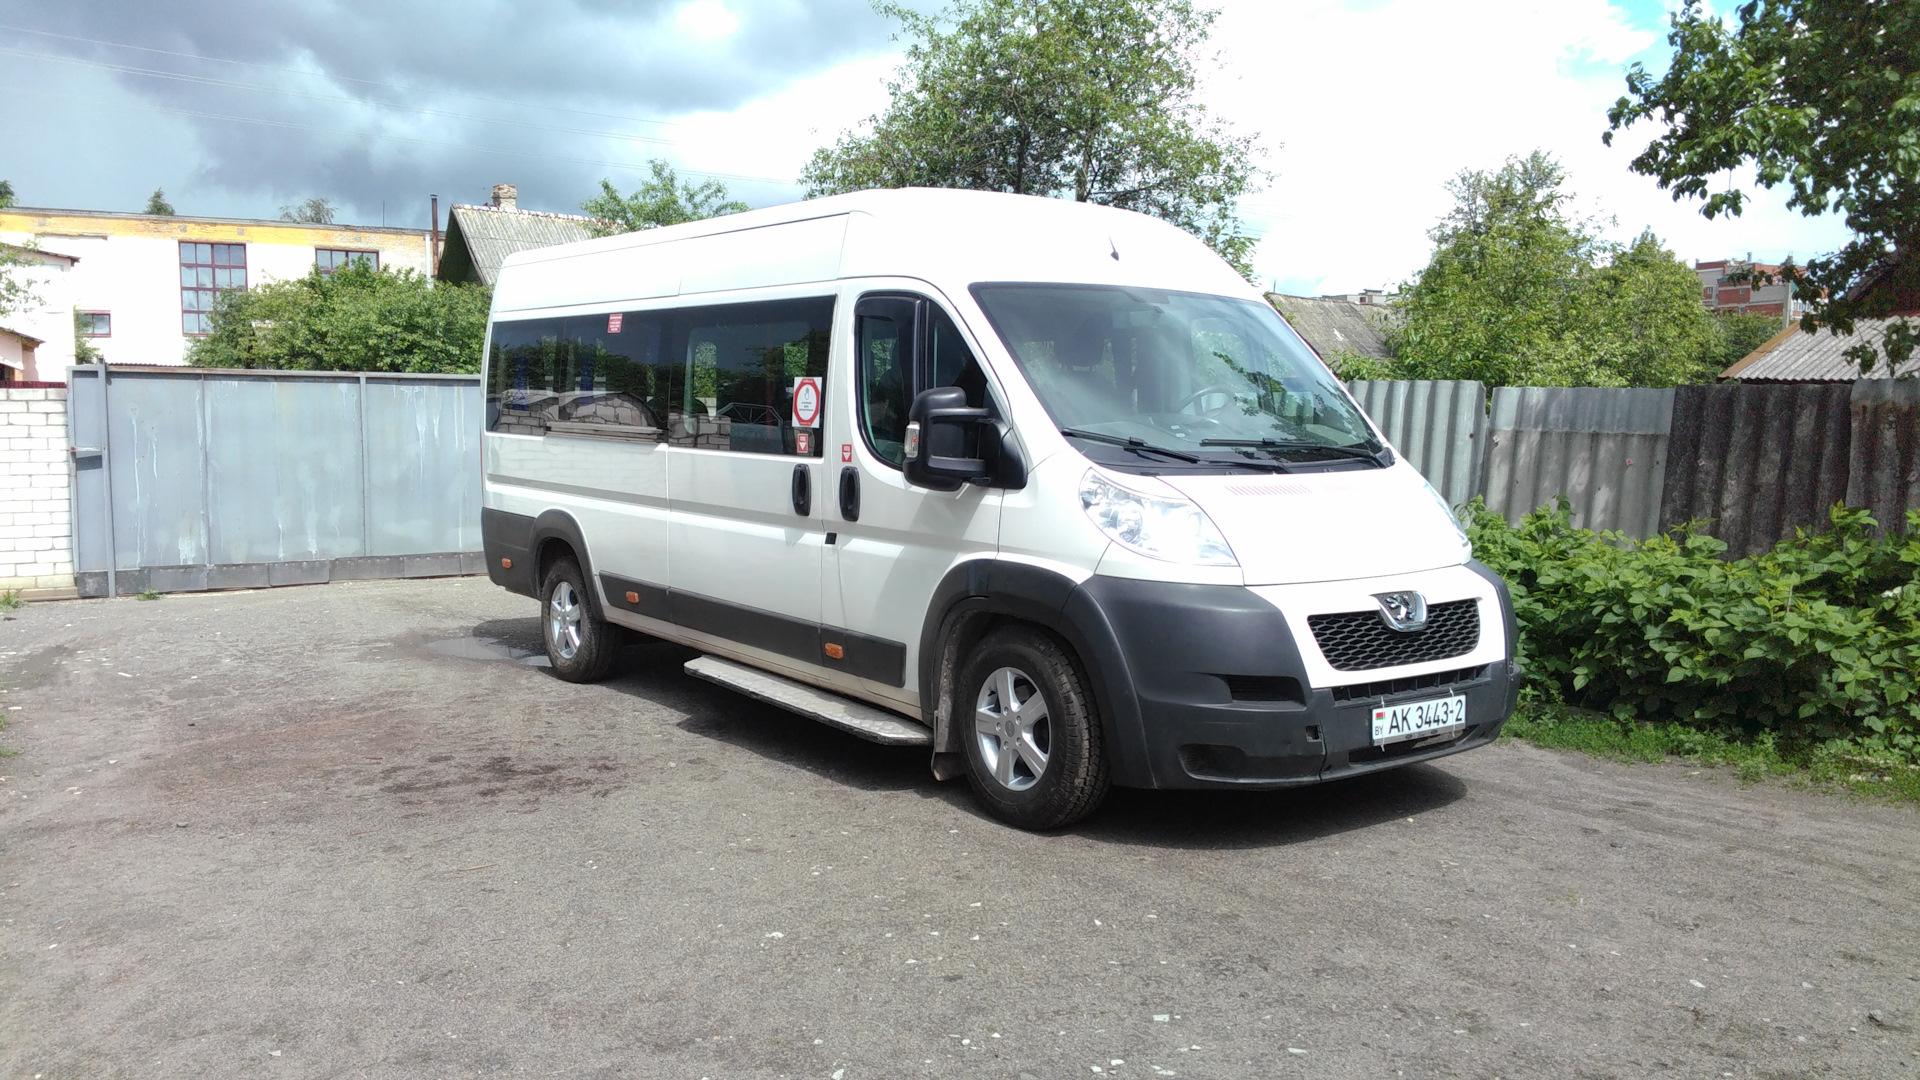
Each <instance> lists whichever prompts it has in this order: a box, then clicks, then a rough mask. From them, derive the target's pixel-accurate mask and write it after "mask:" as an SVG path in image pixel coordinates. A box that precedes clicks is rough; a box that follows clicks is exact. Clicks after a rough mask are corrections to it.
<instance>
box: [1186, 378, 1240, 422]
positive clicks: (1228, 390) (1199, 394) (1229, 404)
mask: <svg viewBox="0 0 1920 1080" xmlns="http://www.w3.org/2000/svg"><path fill="white" fill-rule="evenodd" d="M1209 394H1220V395H1223V396H1224V397H1225V398H1226V399H1227V401H1226V404H1224V405H1222V406H1220V407H1219V408H1217V409H1199V410H1195V412H1194V415H1196V416H1207V417H1212V416H1218V415H1220V414H1221V413H1223V412H1226V411H1227V410H1228V409H1231V408H1233V402H1234V396H1233V387H1231V386H1222V385H1220V384H1219V383H1215V384H1213V385H1212V386H1203V387H1201V388H1200V389H1198V390H1195V391H1194V392H1193V393H1191V394H1188V395H1187V396H1186V397H1183V398H1181V399H1180V403H1179V404H1178V405H1175V406H1174V407H1173V411H1174V412H1177V413H1178V412H1186V411H1187V406H1189V405H1192V404H1193V403H1195V402H1197V401H1199V400H1200V399H1202V398H1204V397H1206V396H1207V395H1209Z"/></svg>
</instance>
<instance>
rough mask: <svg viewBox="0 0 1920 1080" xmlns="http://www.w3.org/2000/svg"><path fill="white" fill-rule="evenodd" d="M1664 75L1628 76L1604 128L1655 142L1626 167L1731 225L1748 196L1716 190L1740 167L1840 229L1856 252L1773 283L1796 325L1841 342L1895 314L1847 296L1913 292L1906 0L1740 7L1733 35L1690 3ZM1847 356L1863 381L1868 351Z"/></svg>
mask: <svg viewBox="0 0 1920 1080" xmlns="http://www.w3.org/2000/svg"><path fill="white" fill-rule="evenodd" d="M1667 42H1668V43H1669V44H1670V45H1672V46H1673V49H1674V55H1673V62H1672V64H1671V65H1670V66H1669V67H1668V69H1667V72H1666V73H1665V74H1664V75H1662V76H1660V77H1659V78H1657V79H1656V78H1655V77H1654V76H1652V75H1651V74H1649V73H1648V72H1647V71H1646V70H1645V68H1643V67H1642V66H1641V65H1639V64H1635V65H1634V66H1633V68H1632V69H1631V70H1630V71H1629V72H1628V74H1627V94H1626V96H1625V97H1622V98H1621V99H1620V100H1619V101H1618V102H1616V103H1615V104H1614V106H1613V108H1612V109H1610V110H1608V112H1607V119H1608V121H1609V123H1610V125H1611V126H1610V128H1609V129H1608V131H1607V132H1606V133H1605V134H1604V135H1603V136H1602V138H1603V139H1605V140H1606V141H1608V142H1609V143H1610V142H1611V141H1612V139H1613V135H1614V133H1615V132H1617V131H1620V130H1622V129H1623V128H1626V127H1629V126H1631V125H1633V124H1635V123H1637V122H1639V121H1641V120H1650V121H1654V122H1656V123H1658V124H1660V125H1662V126H1663V127H1664V129H1665V130H1664V131H1663V132H1662V133H1661V134H1660V135H1659V137H1658V138H1656V139H1654V141H1653V142H1652V143H1651V144H1649V145H1648V147H1647V148H1646V150H1645V151H1643V152H1642V153H1641V154H1640V155H1639V156H1638V157H1636V158H1634V160H1633V170H1634V171H1635V172H1637V173H1641V174H1642V175H1646V176H1651V177H1654V178H1655V179H1656V180H1658V181H1659V182H1660V185H1661V186H1662V187H1665V188H1668V189H1670V190H1671V191H1672V192H1673V196H1674V198H1675V199H1676V200H1677V199H1681V198H1697V199H1700V200H1702V205H1701V208H1700V212H1701V213H1702V214H1704V215H1706V216H1707V217H1709V218H1712V217H1717V216H1719V215H1721V214H1730V215H1738V214H1739V213H1740V212H1741V210H1742V209H1743V208H1744V207H1745V205H1746V203H1747V201H1748V198H1749V196H1748V194H1747V193H1746V192H1745V191H1742V190H1740V189H1739V188H1737V187H1732V186H1725V187H1721V186H1720V185H1721V183H1722V180H1721V177H1722V174H1725V173H1727V172H1729V171H1730V170H1734V169H1738V168H1742V167H1750V168H1752V169H1753V172H1754V179H1755V180H1756V181H1757V182H1758V183H1759V185H1760V186H1761V187H1763V188H1768V189H1772V188H1775V187H1780V186H1782V185H1784V186H1785V187H1786V189H1787V192H1788V196H1787V205H1788V206H1789V207H1791V208H1794V209H1797V210H1799V211H1800V212H1801V213H1803V214H1808V215H1815V214H1823V213H1829V212H1836V213H1839V214H1841V215H1843V217H1844V220H1845V221H1846V224H1847V228H1848V229H1850V230H1852V232H1853V234H1854V238H1853V240H1852V241H1851V242H1850V243H1848V244H1847V245H1846V246H1845V247H1843V248H1841V249H1840V250H1839V251H1838V252H1836V253H1834V254H1832V255H1829V256H1825V257H1821V258H1815V259H1810V260H1808V262H1807V264H1806V266H1805V267H1804V276H1803V275H1802V274H1800V273H1798V272H1796V270H1795V268H1793V267H1791V266H1788V267H1783V268H1782V276H1783V277H1785V278H1786V280H1789V281H1792V282H1793V283H1794V291H1795V293H1796V295H1798V296H1799V297H1800V298H1802V299H1804V300H1808V301H1811V302H1812V305H1813V308H1812V311H1811V312H1810V313H1809V314H1808V315H1807V316H1805V317H1804V318H1803V319H1802V320H1801V327H1802V328H1803V329H1805V330H1808V331H1813V330H1817V329H1818V328H1819V327H1821V326H1823V325H1824V326H1828V327H1830V328H1831V329H1832V330H1833V332H1835V333H1841V334H1844V333H1851V332H1852V330H1853V320H1854V319H1856V318H1859V317H1863V316H1884V315H1887V314H1890V313H1891V310H1892V307H1891V304H1890V294H1889V293H1888V292H1887V291H1885V290H1877V291H1876V290H1862V291H1859V292H1857V293H1856V291H1855V289H1856V286H1859V285H1860V284H1862V282H1863V281H1864V280H1867V279H1868V278H1869V277H1870V276H1872V275H1876V274H1878V273H1880V272H1883V271H1885V270H1887V269H1888V268H1890V267H1892V266H1895V265H1897V264H1899V263H1901V262H1904V264H1905V266H1904V271H1903V272H1904V273H1907V274H1911V275H1913V276H1914V277H1913V280H1915V281H1916V282H1917V283H1920V265H1916V263H1917V261H1920V4H1916V3H1914V2H1913V0H1750V2H1748V3H1744V4H1741V5H1740V6H1739V7H1738V8H1737V9H1735V11H1734V13H1733V17H1732V19H1730V20H1723V19H1722V18H1721V17H1719V16H1717V15H1714V14H1711V13H1709V12H1708V11H1707V10H1705V8H1704V7H1703V6H1702V5H1701V3H1700V0H1686V2H1685V3H1684V4H1682V6H1681V7H1680V10H1678V11H1676V12H1675V13H1674V14H1673V16H1672V19H1671V29H1670V30H1669V32H1668V34H1667ZM1894 326H1895V328H1896V329H1894V330H1890V331H1889V333H1888V335H1887V346H1886V352H1887V354H1888V356H1887V359H1888V360H1889V361H1890V362H1892V363H1893V364H1897V363H1898V362H1901V361H1904V360H1905V359H1906V358H1907V354H1908V353H1909V352H1910V351H1911V349H1912V346H1913V341H1914V333H1915V329H1916V328H1915V327H1914V326H1913V325H1912V324H1910V323H1895V324H1894ZM1849 355H1852V356H1853V357H1854V359H1856V360H1857V361H1859V362H1860V364H1861V370H1862V372H1863V373H1868V374H1871V373H1872V370H1873V368H1874V366H1875V364H1876V362H1877V360H1878V357H1877V356H1876V355H1875V350H1874V349H1873V348H1872V347H1871V346H1857V347H1856V348H1855V349H1853V350H1849Z"/></svg>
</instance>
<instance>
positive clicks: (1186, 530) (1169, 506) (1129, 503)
mask: <svg viewBox="0 0 1920 1080" xmlns="http://www.w3.org/2000/svg"><path fill="white" fill-rule="evenodd" d="M1080 505H1081V506H1082V507H1083V508H1085V510H1086V511H1087V516H1088V517H1090V518H1092V519H1093V523H1094V524H1095V525H1098V526H1100V531H1101V532H1103V533H1106V534H1107V535H1108V536H1110V537H1112V538H1113V540H1114V542H1115V543H1118V544H1121V545H1124V546H1126V547H1129V548H1132V549H1133V550H1134V551H1137V552H1139V553H1140V554H1142V555H1146V556H1150V557H1152V558H1155V559H1165V560H1167V561H1168V562H1181V563H1198V564H1199V565H1201V566H1238V565H1239V560H1237V559H1235V558H1234V557H1233V549H1232V548H1230V547H1228V546H1227V541H1226V538H1225V537H1223V536H1221V535H1220V530H1219V529H1217V528H1215V527H1214V524H1213V519H1212V518H1210V517H1208V516H1207V514H1206V511H1204V510H1202V509H1200V508H1199V507H1198V506H1195V505H1194V504H1193V503H1191V502H1189V501H1187V500H1186V499H1178V498H1175V499H1168V498H1162V497H1160V496H1157V495H1142V494H1140V493H1139V492H1137V491H1129V490H1127V489H1126V488H1123V487H1121V486H1120V485H1118V484H1116V483H1114V482H1113V481H1111V480H1109V479H1107V478H1106V477H1105V476H1102V475H1101V474H1100V472H1099V470H1097V469H1088V470H1087V475H1086V476H1084V477H1082V478H1081V480H1080Z"/></svg>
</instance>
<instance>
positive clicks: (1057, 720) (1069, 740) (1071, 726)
mask: <svg viewBox="0 0 1920 1080" xmlns="http://www.w3.org/2000/svg"><path fill="white" fill-rule="evenodd" d="M959 689H960V693H959V695H958V696H957V698H956V703H958V704H960V705H961V706H962V707H963V708H968V709H970V712H969V713H966V714H963V715H962V716H961V717H956V719H957V720H958V721H959V722H960V723H963V724H965V725H966V731H965V734H964V737H963V740H962V741H963V742H964V743H965V744H966V751H967V780H968V782H969V783H970V784H972V786H973V793H974V796H975V797H976V798H978V799H979V800H980V803H981V805H982V806H984V807H985V808H986V810H987V812H988V813H990V814H992V815H993V816H994V817H997V818H999V819H1000V820H1001V821H1004V822H1006V823H1007V824H1009V825H1014V826H1017V827H1019V828H1022V829H1057V828H1060V827H1061V826H1063V825H1071V824H1073V823H1074V822H1076V821H1079V820H1080V819H1082V818H1084V817H1086V816H1087V815H1088V814H1091V813H1093V812H1094V810H1096V809H1098V808H1099V806H1100V802H1101V800H1102V799H1104V798H1106V796H1107V779H1108V773H1107V757H1106V752H1105V748H1104V747H1103V746H1102V745H1101V737H1100V717H1099V716H1098V714H1096V713H1095V711H1094V707H1093V695H1092V694H1090V693H1089V692H1088V690H1087V680H1086V677H1085V676H1083V675H1082V674H1081V673H1080V667H1079V665H1078V664H1077V663H1075V662H1074V659H1073V657H1072V656H1071V655H1069V654H1068V653H1067V651H1066V649H1064V648H1062V647H1061V645H1060V644H1059V643H1058V642H1057V641H1055V640H1054V639H1053V638H1051V637H1049V636H1047V635H1046V634H1044V633H1041V632H1040V631H1038V630H1035V629H1031V628H1028V627H1008V628H1005V629H1001V630H996V631H994V632H993V633H991V634H989V635H987V637H986V638H985V639H984V640H982V641H981V642H980V644H979V645H978V646H977V647H976V648H975V649H974V651H973V654H972V655H971V656H969V657H968V658H967V662H966V665H965V666H964V667H963V668H962V669H961V674H960V687H959ZM1009 696H1010V697H1012V698H1013V699H1014V700H1016V701H1018V702H1019V704H1018V705H1017V706H1016V707H1015V708H1014V709H1013V711H1012V713H1011V714H1009V712H1008V710H1007V709H1006V708H1005V707H1004V706H1003V704H1002V703H1003V702H1004V701H1005V700H1006V699H1007V698H1008V697H1009ZM1036 704H1037V705H1038V706H1039V708H1038V709H1035V708H1034V706H1035V705H1036Z"/></svg>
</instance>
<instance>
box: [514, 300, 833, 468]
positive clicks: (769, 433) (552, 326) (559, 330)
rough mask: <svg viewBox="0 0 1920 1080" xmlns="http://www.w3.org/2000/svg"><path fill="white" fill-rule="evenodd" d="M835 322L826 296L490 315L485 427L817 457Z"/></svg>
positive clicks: (519, 431)
mask: <svg viewBox="0 0 1920 1080" xmlns="http://www.w3.org/2000/svg"><path fill="white" fill-rule="evenodd" d="M832 325H833V300H832V298H830V297H827V298H820V299H808V300H778V301H771V302H767V303H759V304H724V305H714V306H709V307H695V308H680V309H677V310H669V311H628V312H614V313H611V314H602V315H579V316H568V317H564V318H553V319H515V320H504V321H501V322H496V323H494V325H493V336H492V344H491V348H490V350H489V352H488V356H487V430H488V431H496V432H500V433H502V434H513V435H567V436H576V437H588V438H611V439H623V440H629V441H641V442H663V443H671V444H673V445H676V446H697V447H700V448H703V449H712V450H734V451H740V452H743V453H751V454H799V455H803V456H807V457H818V456H820V453H821V450H820V438H819V435H820V426H821V424H822V423H823V419H822V417H821V410H822V409H823V408H824V404H825V401H826V394H825V391H826V375H827V352H828V345H829V342H830V330H831V327H832ZM803 381H810V383H811V385H810V386H808V387H806V389H805V391H804V393H803V394H802V398H803V400H802V408H801V409H800V410H799V412H797V413H796V411H795V403H794V395H795V392H796V391H797V390H801V389H802V383H803ZM808 406H811V411H809V408H808ZM806 421H811V426H809V425H808V424H807V423H806Z"/></svg>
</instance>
